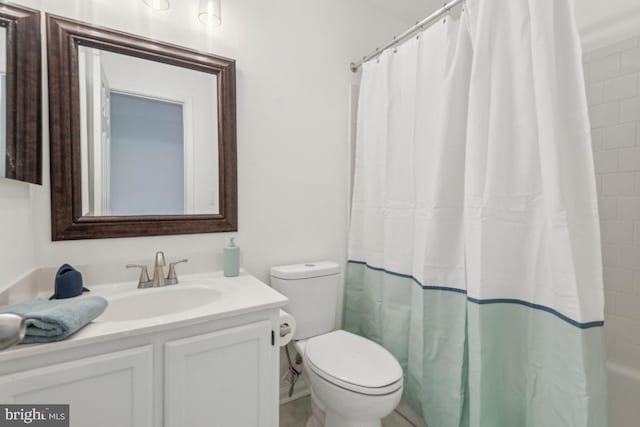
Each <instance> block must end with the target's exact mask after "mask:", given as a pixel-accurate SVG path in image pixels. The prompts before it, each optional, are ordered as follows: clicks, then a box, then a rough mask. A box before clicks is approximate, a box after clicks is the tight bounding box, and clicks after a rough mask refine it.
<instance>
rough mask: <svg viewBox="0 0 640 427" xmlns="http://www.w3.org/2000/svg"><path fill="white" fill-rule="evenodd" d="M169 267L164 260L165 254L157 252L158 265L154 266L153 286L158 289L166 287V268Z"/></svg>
mask: <svg viewBox="0 0 640 427" xmlns="http://www.w3.org/2000/svg"><path fill="white" fill-rule="evenodd" d="M165 265H167V263H166V261H165V260H164V252H162V251H158V252H156V263H155V265H154V266H153V278H152V279H151V286H152V287H154V288H157V287H159V286H164V266H165Z"/></svg>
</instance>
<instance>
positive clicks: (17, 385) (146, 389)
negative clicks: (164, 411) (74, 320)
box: [0, 346, 153, 427]
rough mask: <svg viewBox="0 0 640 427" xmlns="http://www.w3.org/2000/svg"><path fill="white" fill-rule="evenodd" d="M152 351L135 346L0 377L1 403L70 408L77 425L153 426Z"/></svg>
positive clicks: (73, 423)
mask: <svg viewBox="0 0 640 427" xmlns="http://www.w3.org/2000/svg"><path fill="white" fill-rule="evenodd" d="M152 364H153V358H152V349H151V347H150V346H146V347H140V348H135V349H132V350H126V351H121V352H116V353H110V354H105V355H102V356H97V357H89V358H85V359H79V360H75V361H73V362H67V363H62V364H58V365H51V366H47V367H45V368H39V369H33V370H29V371H23V372H20V373H17V374H10V375H5V376H2V377H0V402H3V403H18V404H20V403H22V404H69V405H70V407H69V412H70V417H69V419H70V425H71V426H72V427H86V426H91V427H113V426H118V427H150V426H151V422H152V415H153V410H152V392H153V380H152Z"/></svg>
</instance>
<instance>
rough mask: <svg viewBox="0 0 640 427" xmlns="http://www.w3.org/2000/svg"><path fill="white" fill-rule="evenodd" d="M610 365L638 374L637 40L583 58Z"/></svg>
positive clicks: (639, 190) (639, 53)
mask: <svg viewBox="0 0 640 427" xmlns="http://www.w3.org/2000/svg"><path fill="white" fill-rule="evenodd" d="M584 62H585V72H586V74H585V76H586V80H587V94H588V99H589V105H590V106H589V108H590V115H591V126H592V128H593V129H592V138H593V149H594V158H595V167H596V175H597V183H598V201H599V204H600V220H601V226H602V227H601V230H602V245H603V259H604V285H605V301H606V304H605V328H606V338H607V354H608V357H609V360H610V361H612V362H614V363H618V364H621V365H624V366H626V367H627V368H631V369H634V370H636V371H637V372H640V39H639V38H638V37H634V38H631V39H627V40H624V41H622V42H620V43H617V44H614V45H610V46H607V47H605V48H602V49H600V50H596V51H593V52H590V53H588V54H586V55H585V57H584Z"/></svg>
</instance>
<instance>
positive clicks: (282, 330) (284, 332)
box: [280, 323, 291, 338]
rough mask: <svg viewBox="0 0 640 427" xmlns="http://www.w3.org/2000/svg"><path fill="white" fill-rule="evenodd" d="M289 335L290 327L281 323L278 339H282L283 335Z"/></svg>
mask: <svg viewBox="0 0 640 427" xmlns="http://www.w3.org/2000/svg"><path fill="white" fill-rule="evenodd" d="M290 333H291V326H289V324H288V323H283V324H282V325H280V338H282V337H284V336H285V335H289V334H290Z"/></svg>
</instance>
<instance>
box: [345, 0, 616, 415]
mask: <svg viewBox="0 0 640 427" xmlns="http://www.w3.org/2000/svg"><path fill="white" fill-rule="evenodd" d="M580 54H581V52H580V42H579V39H578V35H577V30H576V26H575V21H574V11H573V2H572V1H571V0H509V1H504V0H467V3H466V5H465V10H464V11H463V13H462V14H461V17H460V19H459V20H454V19H452V18H451V17H447V18H445V19H443V20H442V21H441V22H438V23H436V24H435V25H433V26H432V27H430V28H428V29H427V30H425V31H424V32H422V33H421V34H419V35H418V36H417V37H416V38H414V39H412V40H410V41H407V42H405V43H404V44H403V45H401V46H399V47H398V48H397V49H396V50H395V51H387V52H385V53H384V54H383V55H382V56H381V57H380V58H379V60H378V61H372V62H369V63H367V64H365V65H364V71H363V75H362V82H361V86H360V87H361V89H360V99H359V107H358V111H359V117H358V127H357V147H356V166H355V181H354V195H353V201H352V212H351V229H350V236H349V263H348V267H347V275H346V286H345V312H344V328H345V329H346V330H349V331H352V332H355V333H358V334H361V335H363V336H366V337H368V338H370V339H372V340H374V341H376V342H378V343H380V344H382V345H383V346H384V347H386V348H387V349H389V350H390V351H391V352H392V353H393V354H394V355H395V356H396V357H397V359H398V360H399V361H400V363H401V365H402V367H403V369H404V373H405V377H404V380H405V383H404V384H405V398H406V399H407V400H408V401H409V403H410V404H411V405H412V406H413V408H414V409H415V410H416V411H417V412H418V413H419V414H421V415H422V416H423V417H424V419H425V421H426V423H427V425H428V426H429V427H555V426H567V427H587V426H588V427H606V425H607V403H606V402H607V399H606V373H605V372H606V371H605V355H604V339H603V323H604V322H603V287H602V267H601V253H600V237H599V235H600V234H599V223H598V213H597V198H596V186H595V173H594V169H593V159H592V152H591V144H590V135H589V119H588V115H587V103H586V99H585V89H584V83H583V74H582V65H581V58H580Z"/></svg>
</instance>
